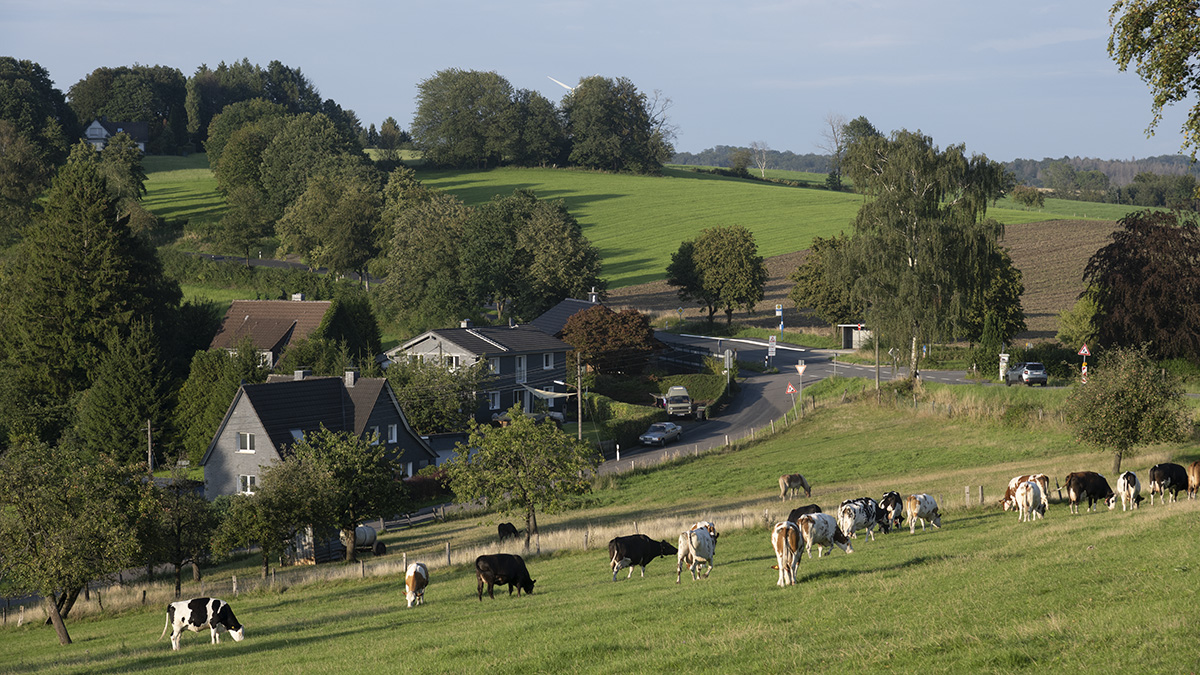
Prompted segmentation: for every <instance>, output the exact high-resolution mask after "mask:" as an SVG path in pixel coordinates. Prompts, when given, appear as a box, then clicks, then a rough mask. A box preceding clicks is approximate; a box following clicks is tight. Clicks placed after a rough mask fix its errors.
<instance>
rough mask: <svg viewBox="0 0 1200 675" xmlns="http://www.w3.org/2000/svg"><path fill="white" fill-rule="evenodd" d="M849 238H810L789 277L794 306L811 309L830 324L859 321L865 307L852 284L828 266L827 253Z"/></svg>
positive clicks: (841, 236)
mask: <svg viewBox="0 0 1200 675" xmlns="http://www.w3.org/2000/svg"><path fill="white" fill-rule="evenodd" d="M848 241H849V237H847V236H846V235H845V234H839V235H837V236H834V237H830V238H828V239H826V238H823V237H813V241H812V244H811V245H809V249H808V254H807V255H806V256H805V257H804V262H803V263H802V264H801V265H800V266H799V267H797V268H796V271H795V272H792V275H791V276H790V277H789V279H790V280H791V282H792V283H793V284H794V285H793V286H792V290H791V291H790V292H789V293H788V298H790V299H791V301H792V303H793V304H795V305H796V309H811V310H813V313H814V314H816V316H817V317H818V318H820V319H821V320H822V321H824V322H826V323H828V324H830V325H837V324H839V323H848V322H851V321H853V322H858V321H861V320H862V319H863V316H864V313H865V310H866V308H865V307H864V305H863V303H862V302H861V301H860V300H858V299H857V297H856V296H855V295H854V294H853V293H852V292H851V290H852V285H851V284H848V283H846V280H845V279H843V278H840V277H839V276H837V275H835V274H834V273H833V272H831V271H830V268H829V262H830V260H829V258H830V253H831V252H836V251H838V250H840V249H841V248H842V247H844V246H846V243H847V242H848Z"/></svg>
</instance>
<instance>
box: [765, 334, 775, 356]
mask: <svg viewBox="0 0 1200 675" xmlns="http://www.w3.org/2000/svg"><path fill="white" fill-rule="evenodd" d="M767 356H775V336H774V335H772V336H771V337H770V339H769V340H768V342H767Z"/></svg>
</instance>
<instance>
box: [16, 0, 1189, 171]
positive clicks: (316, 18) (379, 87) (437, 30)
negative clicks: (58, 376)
mask: <svg viewBox="0 0 1200 675" xmlns="http://www.w3.org/2000/svg"><path fill="white" fill-rule="evenodd" d="M1108 7H1109V3H1108V2H1095V1H1087V0H1068V1H1064V2H1052V1H1050V2H1047V1H1044V0H1043V1H1026V0H1015V1H1012V2H977V1H974V0H908V1H906V2H900V1H897V0H880V1H875V0H820V1H818V0H811V1H810V0H777V1H774V2H770V1H763V2H759V1H754V0H746V1H741V2H736V1H730V0H686V1H678V0H661V1H656V0H643V1H641V2H630V1H627V0H609V1H606V2H592V1H586V0H550V1H545V2H541V1H537V0H507V1H506V0H495V1H492V2H476V1H472V0H458V1H457V2H455V1H449V2H441V1H434V0H431V1H428V2H420V3H418V2H403V1H388V0H337V1H336V2H335V1H332V0H330V1H325V2H317V1H314V0H291V1H290V2H278V1H275V0H239V1H231V0H205V1H203V2H182V1H180V0H157V1H154V2H150V1H142V0H139V1H134V0H86V1H83V0H0V55H9V56H14V57H16V58H19V59H29V60H32V61H36V62H38V63H40V64H41V65H42V66H43V67H45V68H46V69H47V70H48V71H49V72H50V76H51V77H52V78H53V79H54V81H55V83H56V85H57V86H58V87H59V88H60V89H62V90H63V91H64V92H65V91H66V90H67V89H68V88H70V86H71V85H72V84H74V83H75V82H77V81H79V80H80V79H82V78H83V77H84V76H86V75H87V74H88V73H90V72H91V71H92V70H94V69H95V68H98V67H101V66H123V65H132V64H134V63H140V64H145V65H168V66H172V67H175V68H178V69H179V70H180V72H182V73H183V75H184V76H185V77H189V76H191V75H192V74H193V73H194V72H195V70H196V68H197V67H198V66H199V65H200V64H202V63H203V64H208V65H209V66H210V67H215V66H216V65H217V64H218V63H220V62H221V61H227V62H228V61H238V60H241V59H242V58H249V59H250V61H251V62H254V63H258V64H260V65H263V66H266V65H267V63H269V62H270V61H272V60H275V59H278V60H279V61H282V62H283V63H285V64H287V65H289V66H291V67H293V68H299V69H301V70H302V71H303V72H304V74H305V75H307V76H308V77H309V79H310V80H312V82H313V83H314V84H315V85H316V86H317V87H318V88H319V89H320V91H321V94H322V96H324V97H325V98H332V99H334V100H336V101H337V102H338V103H339V104H340V105H341V106H342V107H344V108H349V109H352V110H354V111H355V112H356V113H357V114H358V117H359V119H361V120H362V122H363V124H364V126H365V125H367V124H369V123H375V125H376V126H379V124H380V123H381V122H382V121H383V119H385V118H386V117H388V116H392V117H395V118H396V120H397V121H399V122H400V124H401V126H403V127H405V128H407V127H408V126H409V125H410V123H411V121H412V116H413V111H414V109H415V97H416V93H417V85H418V83H419V82H421V81H422V80H424V79H426V78H428V77H431V76H432V75H434V74H435V73H436V72H437V71H439V70H442V69H446V68H461V69H473V70H492V71H496V72H497V73H499V74H500V75H502V76H504V77H505V78H507V79H508V80H509V82H511V83H512V85H513V86H514V87H516V88H523V89H532V90H536V91H540V92H541V93H542V94H543V95H545V96H547V97H548V98H550V99H551V100H554V101H557V100H559V99H560V98H561V97H562V94H563V93H565V90H564V89H562V88H561V87H560V86H559V85H557V84H555V83H553V82H552V81H550V80H549V79H548V76H553V77H555V78H557V79H559V80H562V81H563V82H566V83H568V84H572V85H573V84H575V83H576V82H578V80H579V79H580V78H581V77H586V76H590V75H593V74H600V75H604V76H608V77H618V76H624V77H628V78H629V79H630V80H632V81H633V83H634V84H635V85H636V86H637V87H638V88H639V89H640V90H641V91H643V92H646V93H648V94H649V93H651V92H653V91H654V90H656V89H657V90H661V91H662V92H663V94H664V95H666V96H667V97H669V98H671V99H672V101H673V102H674V105H673V107H672V108H671V110H670V113H669V114H670V118H671V120H672V121H673V122H674V124H675V125H676V126H677V127H678V137H677V139H676V142H675V146H676V148H677V149H678V150H685V151H689V152H699V151H701V150H703V149H705V148H709V147H712V146H714V145H749V144H750V143H751V142H753V141H761V142H765V143H767V144H768V145H769V146H770V147H771V148H773V149H777V150H791V151H793V152H797V153H806V152H819V149H818V145H819V144H820V143H821V130H822V126H823V123H824V120H825V118H826V117H827V116H828V115H829V114H830V113H836V114H841V115H844V116H845V117H846V118H848V119H849V118H854V117H857V116H859V115H865V116H866V117H867V118H868V119H870V120H871V122H873V123H874V124H875V126H876V127H878V128H879V129H881V130H883V131H885V132H886V131H891V130H894V129H900V128H906V129H920V130H921V131H923V132H925V133H926V134H929V135H931V136H932V137H933V139H934V141H935V142H936V143H937V144H938V145H939V146H942V147H945V146H946V145H950V144H953V143H965V144H966V146H967V150H968V151H969V152H981V153H984V154H986V155H988V156H989V157H991V158H992V159H997V160H1011V159H1014V158H1017V157H1024V158H1034V159H1040V158H1042V157H1061V156H1063V155H1078V156H1084V157H1099V158H1102V159H1129V158H1133V157H1147V156H1151V155H1160V154H1171V153H1175V152H1177V151H1178V150H1179V144H1180V139H1181V137H1180V134H1179V123H1180V121H1181V120H1182V118H1183V111H1181V110H1174V111H1171V112H1169V114H1168V115H1167V117H1166V119H1165V120H1164V121H1163V123H1162V125H1161V126H1160V128H1159V131H1158V133H1157V135H1156V136H1154V137H1153V138H1147V137H1146V136H1145V133H1144V131H1145V128H1146V126H1147V124H1148V122H1149V121H1150V107H1149V104H1150V95H1149V92H1148V90H1147V89H1146V86H1145V84H1143V83H1142V82H1141V80H1139V79H1138V78H1137V76H1136V75H1135V74H1134V73H1132V72H1126V73H1121V72H1118V70H1117V68H1116V65H1115V64H1114V63H1113V62H1112V61H1111V60H1110V59H1109V58H1108V55H1107V52H1106V45H1107V39H1108V35H1109V27H1108Z"/></svg>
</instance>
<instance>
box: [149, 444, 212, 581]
mask: <svg viewBox="0 0 1200 675" xmlns="http://www.w3.org/2000/svg"><path fill="white" fill-rule="evenodd" d="M197 485H198V483H196V481H192V480H189V479H188V478H187V476H186V474H185V473H184V470H183V469H182V468H181V467H178V466H176V467H174V468H173V469H172V471H171V477H170V480H169V481H168V482H167V483H166V484H165V485H163V486H162V487H159V488H156V490H155V497H156V501H157V506H158V510H157V511H156V512H155V513H153V514H150V515H151V516H152V517H153V528H154V536H153V540H154V543H155V549H156V550H155V551H154V553H155V557H156V558H157V559H159V560H162V561H163V562H167V563H170V564H171V566H172V567H174V568H175V599H177V600H178V599H179V596H180V591H181V588H182V585H183V566H184V565H187V564H189V563H191V564H192V565H193V566H197V565H199V564H200V563H201V561H202V559H203V558H204V557H205V556H206V555H207V553H208V551H209V548H210V546H211V540H212V535H213V532H214V531H215V529H216V526H217V513H216V511H215V510H214V509H213V507H212V504H211V503H209V501H208V500H206V499H205V498H204V496H203V495H201V494H197V493H196V486H197Z"/></svg>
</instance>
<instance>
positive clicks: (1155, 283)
mask: <svg viewBox="0 0 1200 675" xmlns="http://www.w3.org/2000/svg"><path fill="white" fill-rule="evenodd" d="M1120 225H1121V229H1119V230H1117V231H1116V232H1114V233H1113V234H1112V235H1111V238H1112V243H1110V244H1108V245H1106V246H1104V247H1103V248H1101V249H1100V250H1099V251H1096V253H1095V254H1093V255H1092V257H1091V258H1090V259H1089V260H1088V263H1087V266H1086V267H1084V270H1083V278H1084V281H1086V282H1087V283H1088V284H1089V285H1090V286H1091V287H1093V288H1094V289H1095V299H1096V304H1097V309H1098V312H1097V314H1096V317H1095V327H1096V337H1097V339H1098V341H1099V342H1100V344H1101V345H1109V346H1125V347H1136V346H1138V345H1141V344H1143V343H1145V344H1148V345H1149V351H1150V353H1151V354H1154V355H1155V356H1157V357H1160V358H1174V357H1182V358H1187V359H1192V360H1193V361H1195V360H1197V359H1200V230H1197V224H1196V220H1195V218H1194V216H1185V215H1183V214H1177V213H1175V212H1169V211H1156V212H1155V211H1138V212H1135V213H1131V214H1129V215H1127V216H1125V217H1124V218H1122V219H1121V220H1120Z"/></svg>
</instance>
